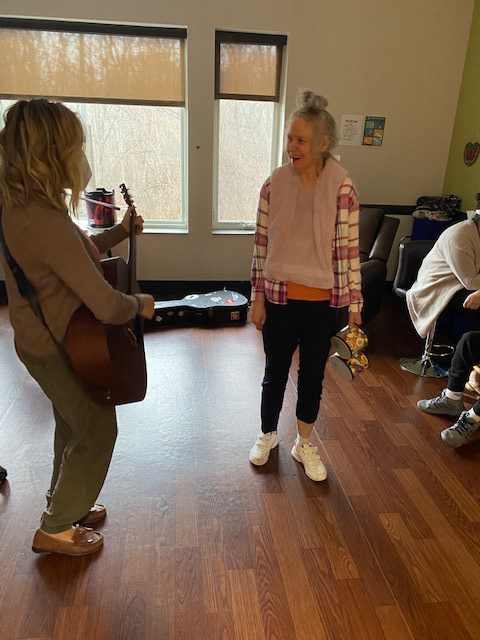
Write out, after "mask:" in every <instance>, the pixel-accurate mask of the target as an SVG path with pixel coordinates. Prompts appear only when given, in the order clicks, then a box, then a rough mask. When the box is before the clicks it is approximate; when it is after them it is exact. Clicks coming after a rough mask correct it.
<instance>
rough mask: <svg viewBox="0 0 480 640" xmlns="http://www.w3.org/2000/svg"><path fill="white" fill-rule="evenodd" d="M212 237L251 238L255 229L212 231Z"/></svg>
mask: <svg viewBox="0 0 480 640" xmlns="http://www.w3.org/2000/svg"><path fill="white" fill-rule="evenodd" d="M212 235H213V236H238V235H240V236H253V235H255V229H212Z"/></svg>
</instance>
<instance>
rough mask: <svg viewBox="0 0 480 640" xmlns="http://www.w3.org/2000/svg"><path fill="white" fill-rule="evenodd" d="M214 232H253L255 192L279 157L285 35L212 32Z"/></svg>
mask: <svg viewBox="0 0 480 640" xmlns="http://www.w3.org/2000/svg"><path fill="white" fill-rule="evenodd" d="M215 39H216V43H215V44H216V69H215V99H216V102H215V110H216V113H215V124H216V141H215V149H216V158H215V160H216V171H215V185H214V207H213V209H214V210H213V228H214V229H253V228H254V227H255V219H256V211H257V204H258V196H259V192H260V188H261V185H262V183H263V182H264V180H265V179H266V178H267V177H268V175H269V174H270V173H271V171H272V170H273V169H274V168H275V167H276V166H277V165H278V162H279V157H280V140H279V134H280V119H281V114H280V93H281V77H282V60H283V51H284V47H285V45H286V36H278V35H260V34H252V33H236V32H227V31H217V32H216V34H215Z"/></svg>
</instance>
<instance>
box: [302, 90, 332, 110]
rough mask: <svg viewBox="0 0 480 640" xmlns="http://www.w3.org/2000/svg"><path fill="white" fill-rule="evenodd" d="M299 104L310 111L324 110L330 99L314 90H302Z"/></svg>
mask: <svg viewBox="0 0 480 640" xmlns="http://www.w3.org/2000/svg"><path fill="white" fill-rule="evenodd" d="M297 104H298V106H299V107H300V108H303V109H308V110H309V111H324V109H326V108H327V107H328V100H327V99H326V98H325V96H319V95H317V94H316V93H314V92H313V91H300V93H299V94H298V99H297Z"/></svg>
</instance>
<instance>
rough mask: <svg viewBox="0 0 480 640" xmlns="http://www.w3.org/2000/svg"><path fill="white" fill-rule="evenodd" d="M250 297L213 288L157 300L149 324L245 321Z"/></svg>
mask: <svg viewBox="0 0 480 640" xmlns="http://www.w3.org/2000/svg"><path fill="white" fill-rule="evenodd" d="M247 310H248V300H247V298H245V296H242V294H241V293H237V292H236V291H226V290H223V291H212V292H211V293H199V294H196V293H194V294H191V295H188V296H185V298H183V299H182V300H164V301H162V302H155V313H154V316H153V319H152V320H150V321H147V325H148V326H149V327H182V326H187V325H191V324H195V325H205V326H218V325H230V324H233V325H235V324H243V323H244V322H245V321H246V319H247Z"/></svg>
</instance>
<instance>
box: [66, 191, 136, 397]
mask: <svg viewBox="0 0 480 640" xmlns="http://www.w3.org/2000/svg"><path fill="white" fill-rule="evenodd" d="M120 190H121V192H122V195H123V198H124V200H125V202H126V204H127V205H128V206H129V207H130V206H131V207H132V212H131V217H130V236H129V251H128V260H127V261H126V262H125V260H124V259H123V258H120V257H114V258H108V259H106V260H102V270H103V275H104V277H105V279H106V280H107V282H109V283H110V284H111V285H112V287H115V289H117V290H118V291H121V292H122V293H126V294H130V295H132V294H135V292H136V291H137V278H136V258H137V241H136V233H135V227H134V219H135V216H136V215H137V213H136V211H135V207H134V206H133V200H132V198H131V196H130V194H129V192H128V189H127V187H126V186H125V185H124V184H121V185H120ZM66 351H67V354H68V357H69V359H70V363H71V366H72V369H73V371H74V373H75V375H76V376H77V378H78V379H79V380H80V382H81V383H82V384H83V386H84V387H85V390H86V391H87V393H88V394H89V395H90V397H92V398H93V399H94V400H95V401H96V402H98V403H99V404H103V405H109V406H112V405H119V404H127V403H130V402H139V401H141V400H143V399H144V397H145V394H146V391H147V366H146V362H145V349H144V344H143V319H142V318H141V317H140V316H137V317H136V318H134V319H133V320H130V321H129V322H127V323H126V324H123V325H113V324H104V323H102V322H100V321H99V320H97V319H96V318H95V316H94V315H93V313H92V312H91V311H90V310H89V309H88V308H87V307H86V306H85V305H82V306H81V307H80V308H79V309H77V311H76V312H75V313H74V314H73V316H72V318H71V320H70V323H69V325H68V329H67V340H66Z"/></svg>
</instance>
